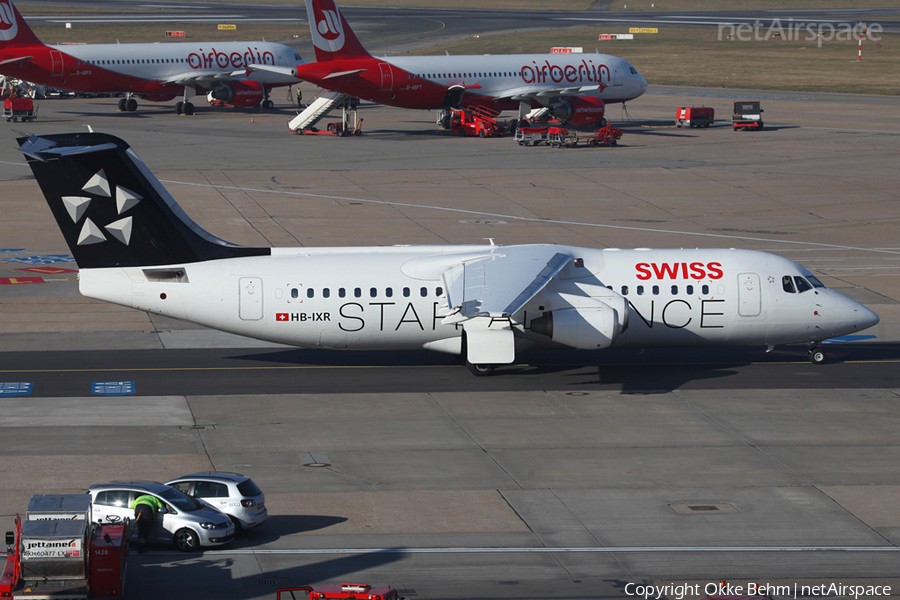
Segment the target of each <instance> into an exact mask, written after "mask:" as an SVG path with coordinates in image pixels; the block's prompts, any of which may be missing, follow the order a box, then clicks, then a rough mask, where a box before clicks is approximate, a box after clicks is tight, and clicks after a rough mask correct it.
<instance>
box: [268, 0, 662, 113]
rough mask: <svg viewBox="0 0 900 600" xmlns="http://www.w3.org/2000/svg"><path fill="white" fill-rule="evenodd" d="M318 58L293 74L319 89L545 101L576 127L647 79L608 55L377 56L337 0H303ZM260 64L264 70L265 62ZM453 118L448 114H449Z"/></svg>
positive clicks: (410, 101)
mask: <svg viewBox="0 0 900 600" xmlns="http://www.w3.org/2000/svg"><path fill="white" fill-rule="evenodd" d="M306 12H307V16H308V18H309V29H310V32H311V33H312V39H313V43H314V45H315V49H316V62H315V63H307V64H304V65H298V66H297V67H296V68H295V69H294V70H293V74H294V75H296V76H297V77H299V78H300V79H304V80H306V81H309V82H311V83H314V84H316V85H318V86H320V87H323V88H325V89H328V90H332V91H335V92H341V93H344V94H349V95H350V96H358V97H360V98H363V99H365V100H369V101H372V102H378V103H379V104H385V105H388V106H397V107H400V108H420V109H439V108H448V107H452V108H457V107H460V106H462V107H472V106H486V107H488V108H490V109H493V110H496V111H502V110H518V111H519V119H520V120H521V119H523V118H524V117H525V115H526V114H527V113H528V112H530V111H531V110H532V109H537V108H541V107H545V108H548V109H549V112H550V113H552V114H551V116H553V117H555V118H556V119H559V120H560V121H564V122H566V123H570V124H572V125H593V124H597V123H600V122H601V121H602V120H603V114H604V112H605V109H606V104H608V103H610V102H627V101H628V100H632V99H634V98H637V97H638V96H640V95H641V94H643V93H644V92H645V91H646V90H647V82H646V80H645V79H644V78H643V77H641V75H640V73H638V72H637V71H636V70H635V69H634V67H632V66H631V65H630V64H628V62H626V61H625V60H623V59H621V58H618V57H616V56H610V55H609V54H599V53H598V54H502V55H472V56H464V55H460V56H450V55H446V56H393V57H390V58H388V57H384V58H377V57H374V56H372V55H371V54H369V53H368V52H367V51H366V49H365V48H363V46H362V44H361V43H360V41H359V39H357V37H356V35H355V34H354V33H353V30H352V29H350V25H348V24H347V21H346V20H345V19H344V16H343V15H342V14H341V12H340V11H339V10H338V8H337V6H335V4H334V2H333V1H332V0H306ZM262 68H266V67H265V66H264V67H262ZM448 118H449V117H448Z"/></svg>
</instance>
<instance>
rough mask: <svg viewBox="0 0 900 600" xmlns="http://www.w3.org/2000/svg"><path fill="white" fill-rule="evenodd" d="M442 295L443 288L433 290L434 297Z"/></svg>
mask: <svg viewBox="0 0 900 600" xmlns="http://www.w3.org/2000/svg"><path fill="white" fill-rule="evenodd" d="M443 293H444V288H437V289H435V290H434V295H435V296H440V295H441V294H443Z"/></svg>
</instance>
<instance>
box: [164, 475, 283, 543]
mask: <svg viewBox="0 0 900 600" xmlns="http://www.w3.org/2000/svg"><path fill="white" fill-rule="evenodd" d="M166 485H171V486H172V487H173V488H175V489H176V490H180V491H182V492H184V493H185V494H187V495H188V496H190V497H191V498H196V499H198V500H202V501H203V502H205V503H207V504H208V505H210V506H212V507H213V508H216V509H218V510H220V511H222V512H223V513H225V514H226V515H228V516H229V517H231V520H232V521H233V522H234V524H235V525H237V526H238V527H240V528H241V529H253V528H254V527H259V526H260V525H262V524H263V523H264V522H265V520H266V519H267V518H268V517H269V511H268V509H267V508H266V495H265V494H263V493H262V490H260V489H259V488H258V487H257V485H256V484H255V483H253V480H252V479H250V478H249V477H245V476H244V475H241V474H240V473H225V472H221V471H220V472H214V473H193V474H191V475H182V476H181V477H176V478H175V479H172V480H171V481H167V482H166Z"/></svg>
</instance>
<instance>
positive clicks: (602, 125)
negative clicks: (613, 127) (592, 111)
mask: <svg viewBox="0 0 900 600" xmlns="http://www.w3.org/2000/svg"><path fill="white" fill-rule="evenodd" d="M608 124H609V121H607V120H606V119H600V127H606V126H607V125H608Z"/></svg>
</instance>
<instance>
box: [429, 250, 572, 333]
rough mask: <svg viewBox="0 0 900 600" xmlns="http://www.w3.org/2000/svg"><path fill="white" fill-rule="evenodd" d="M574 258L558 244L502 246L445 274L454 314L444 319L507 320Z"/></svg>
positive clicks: (446, 286) (448, 296)
mask: <svg viewBox="0 0 900 600" xmlns="http://www.w3.org/2000/svg"><path fill="white" fill-rule="evenodd" d="M573 259H574V257H573V256H571V255H570V254H566V253H564V252H560V251H559V248H558V247H557V246H551V245H528V246H500V247H497V250H496V251H495V252H493V253H491V254H490V255H488V256H483V257H480V258H475V259H472V260H468V261H464V262H462V263H460V264H458V265H456V266H454V267H452V268H450V269H449V270H447V271H446V272H444V274H443V275H442V278H443V280H444V288H445V289H446V290H447V291H446V294H447V304H448V307H449V308H450V310H451V314H450V315H448V316H447V317H446V318H445V322H460V321H466V320H469V319H474V318H476V317H490V318H505V319H508V318H509V317H511V316H512V315H514V314H515V313H517V312H518V311H519V310H521V308H522V307H523V306H525V304H526V303H527V302H528V301H529V300H531V299H532V298H533V297H534V296H535V295H537V293H538V292H540V291H541V290H542V289H544V287H545V286H546V285H547V284H548V283H550V280H552V279H553V278H554V277H555V276H556V275H557V274H558V273H559V272H560V271H561V270H562V269H563V267H565V266H566V265H567V264H568V263H569V262H570V261H571V260H573Z"/></svg>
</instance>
